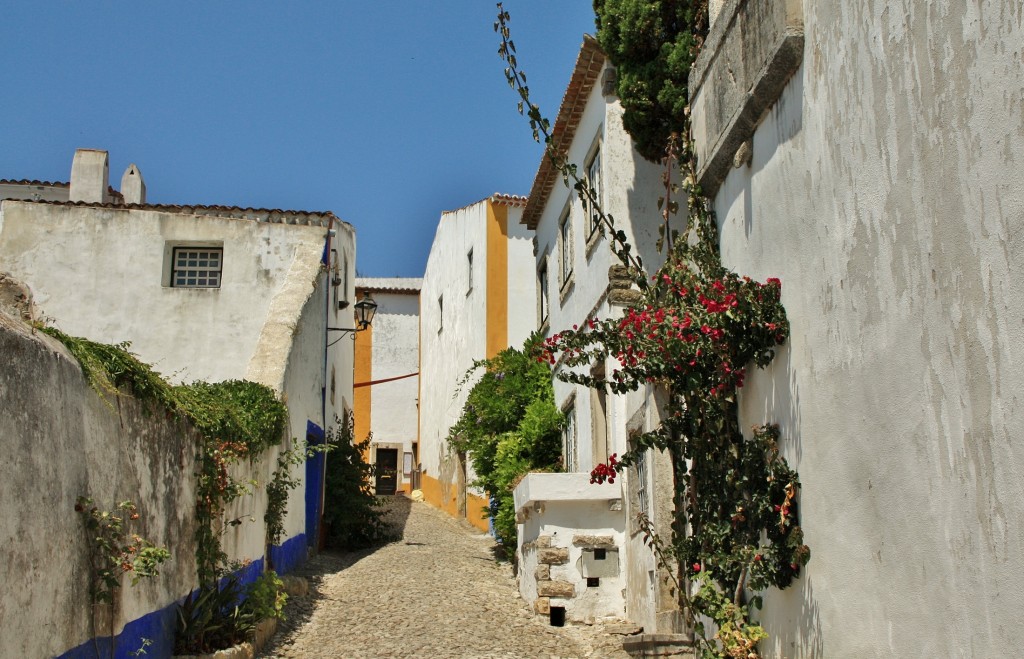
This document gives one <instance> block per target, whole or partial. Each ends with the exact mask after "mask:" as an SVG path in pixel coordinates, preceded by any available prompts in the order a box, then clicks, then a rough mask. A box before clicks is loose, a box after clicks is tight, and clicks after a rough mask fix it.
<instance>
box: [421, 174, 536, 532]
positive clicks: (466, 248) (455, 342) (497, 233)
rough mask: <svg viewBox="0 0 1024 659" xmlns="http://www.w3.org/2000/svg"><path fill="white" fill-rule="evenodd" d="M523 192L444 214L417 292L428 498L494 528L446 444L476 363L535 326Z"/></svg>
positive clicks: (423, 455) (520, 341)
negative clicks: (472, 367)
mask: <svg viewBox="0 0 1024 659" xmlns="http://www.w3.org/2000/svg"><path fill="white" fill-rule="evenodd" d="M525 201H526V200H525V199H524V198H522V197H516V196H513V195H505V194H494V195H491V196H490V197H488V198H487V199H483V200H481V201H478V202H476V203H474V204H471V205H469V206H466V207H464V208H460V209H458V210H454V211H446V212H444V213H442V214H441V220H440V222H439V223H438V227H437V233H436V234H435V236H434V242H433V244H432V245H431V247H430V255H429V257H428V258H427V267H426V271H425V273H424V275H423V288H422V290H421V293H420V332H419V335H420V357H421V359H420V392H419V401H420V422H419V464H420V465H421V467H422V472H421V476H420V488H421V489H422V491H423V496H424V499H425V500H426V501H427V502H429V503H431V504H433V505H435V506H437V507H439V508H441V509H443V510H445V511H447V512H448V513H449V514H451V515H454V516H460V517H465V518H466V519H467V520H469V521H470V522H471V523H473V524H474V525H476V526H477V527H479V528H481V529H487V526H488V525H487V520H486V519H485V515H484V512H485V511H486V509H487V507H488V501H487V499H486V498H485V496H484V493H483V492H481V491H479V490H477V489H476V488H472V487H468V486H467V483H469V482H471V481H472V480H473V474H472V473H471V471H468V469H467V464H466V461H465V457H464V456H459V455H457V454H453V453H451V452H450V451H449V450H448V444H447V438H448V430H449V429H450V428H451V427H452V425H454V424H455V422H456V421H458V419H459V416H460V415H461V413H462V406H463V404H464V403H465V400H466V396H467V395H468V394H469V390H470V388H472V385H473V381H469V382H467V383H465V384H464V385H463V386H462V387H461V389H460V388H459V382H460V381H461V380H462V379H463V376H465V374H466V371H467V370H468V369H469V368H470V367H471V366H472V365H473V362H474V361H475V360H479V359H486V358H488V357H493V356H494V355H496V354H498V352H500V351H501V350H504V349H505V348H507V347H509V346H514V347H519V346H522V345H523V343H524V342H525V341H526V338H527V337H528V336H529V335H530V333H531V332H532V331H533V330H534V329H535V328H536V312H535V308H534V302H533V300H534V274H533V273H534V267H533V248H532V244H531V241H530V236H531V232H530V231H528V230H527V229H526V227H524V226H522V225H521V224H520V222H519V220H520V217H521V216H522V212H523V206H524V204H525Z"/></svg>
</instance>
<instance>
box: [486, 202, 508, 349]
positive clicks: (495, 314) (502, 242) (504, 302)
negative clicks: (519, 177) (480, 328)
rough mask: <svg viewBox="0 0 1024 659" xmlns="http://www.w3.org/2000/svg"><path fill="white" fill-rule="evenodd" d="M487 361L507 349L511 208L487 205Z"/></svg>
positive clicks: (490, 203) (488, 203)
mask: <svg viewBox="0 0 1024 659" xmlns="http://www.w3.org/2000/svg"><path fill="white" fill-rule="evenodd" d="M486 323H487V348H486V350H487V352H486V355H487V358H488V359H490V358H491V357H493V356H495V355H496V354H498V353H499V352H501V351H502V350H504V349H505V348H507V347H508V207H507V206H504V205H499V204H495V203H494V202H493V201H488V202H487V320H486Z"/></svg>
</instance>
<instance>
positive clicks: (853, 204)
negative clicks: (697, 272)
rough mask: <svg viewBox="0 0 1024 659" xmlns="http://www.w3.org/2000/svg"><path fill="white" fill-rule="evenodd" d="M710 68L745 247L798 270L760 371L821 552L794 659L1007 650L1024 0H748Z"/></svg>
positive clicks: (1017, 601)
mask: <svg viewBox="0 0 1024 659" xmlns="http://www.w3.org/2000/svg"><path fill="white" fill-rule="evenodd" d="M718 4H719V6H720V11H719V12H718V13H717V15H716V16H717V17H716V18H715V19H714V21H713V24H712V28H711V32H710V34H709V35H708V38H707V42H706V45H705V49H704V52H703V53H702V54H701V56H700V58H699V60H698V62H697V65H696V67H695V70H694V74H693V75H692V76H691V78H690V84H691V88H690V91H691V94H690V96H691V108H692V113H693V114H692V116H693V125H694V131H695V138H696V146H697V149H698V153H699V154H700V156H701V159H700V163H701V166H702V172H701V179H702V183H703V184H704V186H705V191H707V192H709V193H710V194H712V195H713V197H712V198H713V201H714V209H715V211H716V213H717V216H718V222H719V225H720V227H721V245H722V256H723V260H724V261H725V263H726V265H728V266H730V267H732V268H734V269H736V270H738V271H739V272H740V274H746V275H749V276H751V277H755V278H757V279H760V280H763V279H764V278H766V277H769V276H774V277H779V278H781V280H782V302H783V304H784V305H785V307H786V310H787V313H788V315H789V320H790V323H791V326H792V327H791V337H790V340H789V342H788V345H787V346H786V347H784V348H783V349H782V350H781V351H780V353H779V355H778V356H777V357H776V359H775V361H774V362H773V365H772V366H771V368H769V369H768V370H767V371H758V372H755V373H752V374H751V376H750V377H748V380H747V386H745V387H744V388H743V390H742V395H741V406H742V410H741V414H742V423H741V426H743V427H748V428H749V427H750V426H751V425H752V424H755V423H758V424H759V423H763V422H765V421H774V422H777V423H779V424H780V426H781V429H782V442H781V444H780V446H781V448H782V451H783V453H784V454H785V457H786V459H787V460H788V461H789V463H790V465H791V466H793V467H794V468H795V469H798V470H799V472H800V478H801V481H802V484H803V488H802V492H801V525H802V527H803V529H804V534H805V535H804V538H805V541H806V543H807V544H808V546H809V547H810V548H811V552H812V554H811V560H810V562H809V563H808V564H807V566H806V568H805V571H804V572H803V574H802V576H801V578H800V579H799V580H798V581H797V582H796V583H794V585H793V586H792V587H791V588H789V589H788V590H786V591H783V592H777V591H771V592H769V593H767V594H766V597H765V602H764V612H763V614H762V616H761V619H762V621H763V624H764V626H765V628H766V630H767V631H768V633H769V634H771V638H770V639H769V640H768V641H766V642H764V643H762V646H765V647H764V650H765V652H766V655H767V656H775V657H921V656H942V657H950V656H973V657H994V656H1002V655H1005V654H1007V653H1008V652H1009V653H1011V654H1013V653H1014V651H1013V650H1012V649H1010V650H1008V649H1007V648H1013V647H1015V646H1016V645H1017V644H1018V639H1017V629H1018V628H1019V622H1020V619H1021V613H1020V612H1021V611H1022V610H1024V588H1022V586H1024V558H1022V556H1024V516H1022V512H1021V511H1022V510H1024V486H1022V479H1021V474H1022V473H1024V450H1022V446H1024V445H1022V443H1021V441H1020V437H1021V436H1022V434H1024V411H1022V409H1021V406H1020V403H1019V401H1020V396H1021V392H1022V391H1024V368H1022V367H1021V364H1024V323H1022V318H1024V287H1022V285H1021V282H1022V281H1024V271H1022V268H1024V260H1022V258H1021V248H1020V236H1022V235H1024V191H1022V190H1024V188H1022V186H1021V181H1022V180H1024V167H1022V164H1021V158H1020V156H1019V154H1021V153H1024V119H1022V116H1024V114H1022V112H1021V108H1022V107H1024V66H1022V63H1021V53H1024V24H1022V22H1021V17H1022V14H1021V4H1020V2H1019V1H1017V0H985V1H982V2H977V3H964V2H950V1H947V0H941V1H937V2H929V3H902V4H894V3H878V2H868V1H866V0H850V1H849V2H842V3H830V2H806V3H799V2H797V3H792V2H782V3H780V2H769V1H767V0H756V1H754V0H751V1H747V2H739V1H736V0H725V1H724V2H720V3H718Z"/></svg>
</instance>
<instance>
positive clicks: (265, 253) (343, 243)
mask: <svg viewBox="0 0 1024 659" xmlns="http://www.w3.org/2000/svg"><path fill="white" fill-rule="evenodd" d="M84 151H85V153H86V155H87V156H88V158H87V159H86V160H89V161H90V162H91V165H90V167H91V169H90V171H91V170H97V171H100V172H101V173H103V172H105V169H104V168H103V166H102V165H104V164H105V159H106V154H105V152H98V151H94V150H84ZM81 152H82V150H80V153H81ZM80 160H81V159H79V158H78V157H77V154H76V161H75V167H76V168H79V167H80V165H79V161H80ZM132 167H133V168H134V166H132ZM80 173H81V171H80V170H77V169H73V171H72V186H71V187H72V198H73V197H74V188H75V186H74V183H75V181H76V180H79V181H80V180H83V178H84V180H85V181H86V183H88V182H89V181H92V178H90V177H81V176H80ZM94 178H96V181H93V183H95V184H96V185H99V186H101V187H102V189H103V190H104V191H105V192H106V197H105V198H107V199H108V201H107V202H94V203H90V202H82V201H78V202H76V201H63V202H62V201H57V202H47V201H41V200H40V201H32V200H10V199H8V200H5V201H2V202H0V269H2V270H4V271H5V272H9V273H10V274H11V275H13V276H14V277H15V278H16V279H18V280H20V281H22V282H24V283H25V284H26V285H27V286H28V287H29V289H31V291H32V293H33V295H34V301H35V304H36V305H37V306H38V308H39V310H40V313H41V315H42V318H41V319H42V320H45V321H46V322H49V323H51V324H53V325H55V326H57V327H58V328H60V329H61V330H63V331H64V332H66V333H68V334H71V335H75V336H83V337H86V338H89V339H91V340H94V341H99V342H104V343H120V342H122V341H128V342H130V343H131V350H132V352H134V353H135V354H137V355H138V356H139V358H140V359H142V361H144V362H147V363H150V364H152V365H153V366H154V368H155V369H156V370H157V371H159V372H160V373H162V374H164V375H165V376H166V377H167V378H168V379H170V380H171V381H172V382H179V383H180V382H191V381H195V380H204V381H211V382H217V381H222V380H230V379H248V380H253V381H256V382H260V383H262V384H265V385H267V386H269V387H270V388H271V389H273V390H274V391H275V392H276V393H277V394H278V395H279V396H280V397H281V398H282V400H284V401H285V402H286V403H287V405H288V408H289V428H288V437H287V438H286V439H285V441H284V443H283V444H282V446H281V447H280V448H279V449H278V448H275V449H272V450H271V451H269V452H268V454H267V455H266V456H265V457H264V458H262V459H261V460H260V461H258V462H257V463H256V464H255V465H254V467H253V470H252V473H251V475H249V476H247V478H248V477H251V478H254V479H255V480H256V481H257V482H259V483H260V484H261V487H260V488H258V489H257V490H256V492H255V495H254V497H253V499H252V500H251V501H248V502H247V503H246V504H245V505H250V504H251V506H250V507H252V506H255V508H253V509H256V510H262V509H263V508H265V503H266V494H265V491H264V490H263V489H262V485H265V484H266V482H267V481H268V480H269V478H270V476H271V474H272V472H273V469H274V468H275V467H276V458H277V454H278V451H279V450H285V449H287V448H289V447H290V446H292V445H293V441H294V440H300V441H301V440H305V439H306V438H307V431H308V429H309V428H310V426H311V424H312V425H313V426H316V427H318V428H319V429H324V428H325V427H326V425H327V424H326V423H325V420H326V421H327V422H328V423H329V420H330V419H332V418H333V416H334V413H335V412H336V411H337V412H339V413H340V411H341V410H343V409H345V408H346V407H347V408H348V409H351V406H352V369H353V352H352V346H351V342H349V343H346V344H338V345H337V346H334V347H331V348H327V347H326V338H327V337H326V325H327V323H328V322H331V323H335V322H338V323H344V324H348V325H350V324H351V323H352V312H351V309H348V310H347V311H339V310H337V308H335V309H334V311H331V297H332V295H333V292H332V291H336V290H337V288H336V287H335V286H334V285H333V284H332V283H331V282H330V281H329V280H328V276H327V268H325V267H324V265H323V264H322V257H323V255H324V253H325V251H326V252H327V253H328V254H330V255H331V258H330V259H329V262H330V267H333V266H334V265H335V264H336V263H343V264H344V266H343V267H344V268H345V269H346V275H347V276H346V281H347V282H349V284H348V286H349V293H348V295H351V293H352V291H353V290H354V287H353V286H352V282H353V281H354V277H353V276H352V271H353V270H354V265H353V264H354V262H355V234H354V230H353V228H352V227H351V226H350V225H348V224H346V223H344V222H342V221H341V220H339V219H338V218H337V217H335V216H334V215H333V214H331V213H307V212H304V211H279V210H265V209H252V208H237V207H206V206H168V205H147V204H136V205H132V206H125V205H123V202H122V201H121V199H120V196H119V195H118V194H116V193H113V192H110V190H109V189H108V188H107V185H106V180H105V177H103V176H100V177H94ZM14 187H17V186H14ZM22 187H24V186H22ZM81 189H82V188H81V186H79V191H80V192H81ZM15 192H17V190H15ZM87 192H88V190H86V191H85V193H87ZM85 193H81V194H85ZM136 193H138V191H136ZM86 196H88V195H86ZM93 196H95V197H97V198H100V197H102V196H103V195H100V193H99V192H96V194H95V195H93ZM111 200H112V201H111ZM328 243H329V244H328ZM179 247H193V248H195V247H206V248H210V249H218V250H221V259H220V261H221V269H220V274H219V282H218V284H219V285H218V286H215V287H209V288H189V287H176V286H172V285H171V280H172V276H171V269H172V267H173V266H172V254H173V250H174V249H175V248H179ZM325 247H326V248H327V249H326V250H325ZM339 267H340V266H339ZM329 317H331V319H330V321H328V318H329ZM329 374H334V378H333V381H332V380H331V379H330V377H331V376H330V375H329ZM329 387H331V388H332V394H331V395H330V397H328V396H327V390H328V388H329ZM239 469H240V470H242V471H245V469H246V468H244V467H239ZM305 471H306V469H305V466H299V467H296V474H297V475H298V476H300V478H301V479H303V480H305V476H306V474H305ZM240 473H241V472H240ZM290 496H291V498H290V500H289V506H288V515H287V517H286V520H285V536H286V539H285V541H284V543H283V545H284V546H283V547H281V548H276V549H275V550H274V555H275V559H274V560H275V563H276V565H275V566H276V567H277V568H278V569H279V570H282V571H287V569H290V567H291V566H293V565H294V564H295V563H296V562H299V561H301V560H304V558H305V555H306V547H307V544H309V545H311V546H313V547H315V546H316V538H315V537H312V536H309V534H311V533H312V534H313V535H314V536H315V535H316V533H317V531H316V523H315V522H316V518H317V515H315V514H314V515H311V514H308V513H307V505H306V504H307V502H306V501H305V499H306V492H305V491H304V488H298V489H297V490H293V491H292V493H291V495H290ZM314 498H315V497H314ZM314 503H316V504H317V505H316V506H315V507H314V508H313V509H312V510H314V511H315V510H318V509H319V502H314ZM238 505H239V506H243V504H242V503H241V502H240V503H239V504H238ZM236 512H238V513H239V514H242V513H243V512H244V513H245V516H246V517H248V515H249V514H250V513H251V510H250V509H248V508H247V509H245V510H244V511H243V510H242V508H239V510H238V511H236ZM256 517H257V519H259V523H258V524H243V525H241V526H238V527H235V528H233V529H232V530H231V531H229V532H228V533H227V534H225V536H224V546H225V548H226V550H227V551H228V553H229V556H231V557H233V558H238V559H251V560H254V561H255V560H262V558H263V556H264V552H265V549H266V548H265V546H264V535H265V534H264V529H263V523H262V513H260V514H258V515H256ZM307 536H309V537H307Z"/></svg>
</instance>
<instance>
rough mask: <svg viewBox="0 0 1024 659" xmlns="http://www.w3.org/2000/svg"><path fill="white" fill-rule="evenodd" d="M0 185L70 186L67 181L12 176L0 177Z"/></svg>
mask: <svg viewBox="0 0 1024 659" xmlns="http://www.w3.org/2000/svg"><path fill="white" fill-rule="evenodd" d="M0 185H45V186H47V187H51V188H67V187H70V186H71V183H69V182H67V181H37V180H35V179H31V180H29V179H27V178H23V179H13V178H0Z"/></svg>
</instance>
